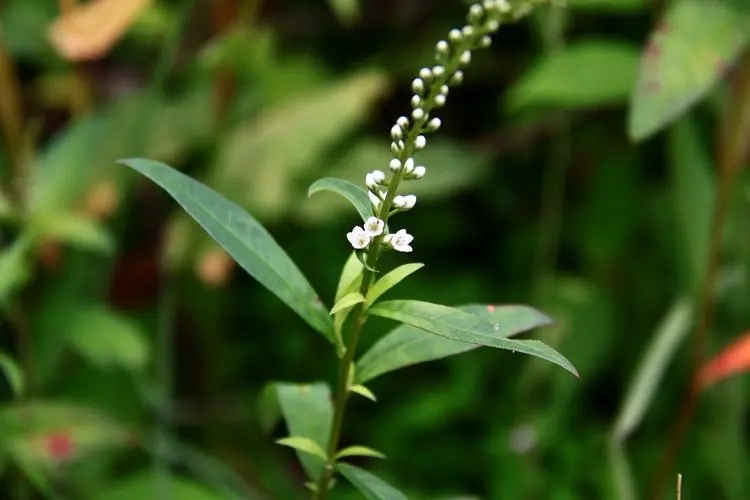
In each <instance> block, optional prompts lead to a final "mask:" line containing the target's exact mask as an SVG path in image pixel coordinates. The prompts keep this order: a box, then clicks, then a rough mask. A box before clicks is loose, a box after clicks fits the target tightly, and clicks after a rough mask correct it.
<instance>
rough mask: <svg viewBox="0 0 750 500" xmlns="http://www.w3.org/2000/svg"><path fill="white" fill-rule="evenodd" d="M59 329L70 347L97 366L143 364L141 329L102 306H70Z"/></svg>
mask: <svg viewBox="0 0 750 500" xmlns="http://www.w3.org/2000/svg"><path fill="white" fill-rule="evenodd" d="M60 328H61V330H62V331H63V332H64V334H65V339H66V341H67V342H68V344H69V345H70V347H71V348H72V349H74V350H75V351H76V352H78V353H79V354H80V355H81V356H83V357H84V358H86V359H87V360H88V361H90V362H91V363H93V364H94V365H96V366H98V367H99V368H110V367H122V368H125V369H127V370H133V371H138V370H143V369H144V368H146V366H147V363H148V360H149V356H150V352H149V351H150V346H149V345H148V344H147V342H146V336H145V334H144V332H142V331H141V329H140V328H139V327H138V326H137V325H136V324H135V323H134V322H132V321H131V320H129V319H128V318H126V317H124V316H121V315H119V314H117V313H115V312H113V311H110V310H108V309H107V308H105V307H104V306H99V305H92V306H88V307H85V306H81V307H77V308H75V309H72V310H71V311H69V313H68V316H67V318H66V320H65V323H64V324H62V325H60Z"/></svg>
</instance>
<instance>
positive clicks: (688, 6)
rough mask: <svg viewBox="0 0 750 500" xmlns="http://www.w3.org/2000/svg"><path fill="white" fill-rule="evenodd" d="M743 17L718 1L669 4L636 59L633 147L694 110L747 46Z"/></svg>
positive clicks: (631, 123)
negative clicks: (685, 113) (637, 67)
mask: <svg viewBox="0 0 750 500" xmlns="http://www.w3.org/2000/svg"><path fill="white" fill-rule="evenodd" d="M749 19H750V16H748V14H747V12H744V13H743V12H741V11H740V10H739V9H736V8H733V7H732V6H731V5H729V4H728V3H726V2H724V1H722V0H681V1H679V2H672V3H671V4H670V6H669V7H668V11H667V13H666V15H665V16H664V18H663V19H662V20H661V21H660V22H659V24H658V25H657V26H656V29H655V30H654V32H653V33H652V34H651V39H650V40H649V42H648V45H647V46H646V48H645V50H644V52H643V55H642V57H641V63H640V70H639V76H638V81H637V83H636V86H635V90H634V92H633V96H632V101H631V106H630V117H629V126H628V129H629V135H630V137H631V139H633V140H636V141H639V140H642V139H645V138H647V137H648V136H650V135H652V134H654V133H656V132H658V131H659V130H660V129H661V128H663V127H664V126H666V125H667V124H669V123H671V122H672V121H674V120H675V119H677V118H678V117H679V116H680V115H682V114H683V113H684V112H685V111H686V110H687V109H688V108H689V107H690V106H692V105H693V104H695V103H696V102H697V101H698V100H699V99H700V98H701V97H702V96H703V95H704V94H705V93H706V92H707V91H708V90H709V89H710V88H711V87H712V86H713V85H714V84H716V82H718V81H719V80H720V79H721V78H723V76H724V73H725V71H726V69H727V68H728V67H729V66H730V65H731V64H732V63H733V62H734V59H735V58H736V57H737V55H738V54H739V53H740V51H741V50H742V48H743V47H744V46H745V45H746V44H747V41H748V35H750V30H749V29H748V28H747V26H748V22H749V21H748V20H749Z"/></svg>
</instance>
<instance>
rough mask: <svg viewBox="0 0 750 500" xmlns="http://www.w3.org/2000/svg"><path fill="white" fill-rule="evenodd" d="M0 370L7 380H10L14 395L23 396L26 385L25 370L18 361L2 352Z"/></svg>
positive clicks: (9, 383) (0, 353) (0, 352)
mask: <svg viewBox="0 0 750 500" xmlns="http://www.w3.org/2000/svg"><path fill="white" fill-rule="evenodd" d="M0 369H1V370H2V371H3V373H4V374H5V378H6V379H8V385H9V386H10V389H11V390H12V391H13V395H14V396H16V397H19V396H21V395H22V394H23V391H24V386H25V383H24V376H23V370H22V369H21V367H20V366H19V365H18V363H16V360H15V359H13V358H11V357H10V356H8V355H7V354H6V353H4V352H2V351H0Z"/></svg>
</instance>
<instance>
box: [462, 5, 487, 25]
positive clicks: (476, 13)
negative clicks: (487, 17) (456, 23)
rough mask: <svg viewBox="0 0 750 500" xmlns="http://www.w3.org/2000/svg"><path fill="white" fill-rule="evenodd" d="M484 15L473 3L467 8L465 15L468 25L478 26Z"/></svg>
mask: <svg viewBox="0 0 750 500" xmlns="http://www.w3.org/2000/svg"><path fill="white" fill-rule="evenodd" d="M483 15H484V9H483V8H482V6H481V5H479V4H478V3H475V4H474V5H472V6H471V7H469V13H468V14H467V15H466V20H467V21H468V22H469V24H479V23H480V22H481V21H482V16H483Z"/></svg>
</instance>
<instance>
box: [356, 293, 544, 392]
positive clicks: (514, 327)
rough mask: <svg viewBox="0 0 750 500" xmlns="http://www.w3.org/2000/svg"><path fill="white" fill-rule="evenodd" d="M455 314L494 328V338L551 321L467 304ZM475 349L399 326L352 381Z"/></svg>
mask: <svg viewBox="0 0 750 500" xmlns="http://www.w3.org/2000/svg"><path fill="white" fill-rule="evenodd" d="M457 309H458V310H459V311H463V312H465V313H468V314H472V315H474V316H476V317H478V318H481V319H483V320H486V321H488V322H490V323H494V324H495V325H498V330H497V331H496V332H495V333H494V335H496V336H498V337H510V336H512V335H516V334H518V333H521V332H525V331H527V330H531V329H532V328H536V327H539V326H547V325H550V324H551V323H552V321H551V320H550V319H549V318H548V317H547V316H545V315H544V314H542V313H541V312H539V311H537V310H536V309H533V308H531V307H528V306H516V305H509V306H492V305H480V304H469V305H464V306H459V307H457ZM477 347H479V346H478V345H477V344H471V343H466V342H460V341H458V340H453V339H449V338H444V337H439V336H436V335H432V334H430V333H427V332H426V331H424V330H421V329H419V328H415V327H413V326H409V325H401V326H399V327H396V328H395V329H393V330H392V331H391V332H390V333H388V334H386V335H385V336H384V337H382V338H381V339H380V340H379V341H378V342H376V343H375V345H373V346H372V347H371V348H370V350H369V351H367V352H366V353H365V354H364V355H363V356H362V357H361V358H360V359H359V361H358V362H357V370H356V372H355V373H356V380H357V382H359V383H364V382H367V381H368V380H372V379H373V378H375V377H377V376H379V375H383V374H384V373H388V372H391V371H394V370H398V369H399V368H404V367H406V366H411V365H415V364H417V363H424V362H426V361H433V360H436V359H442V358H446V357H448V356H453V355H456V354H461V353H463V352H467V351H471V350H473V349H476V348H477Z"/></svg>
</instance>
